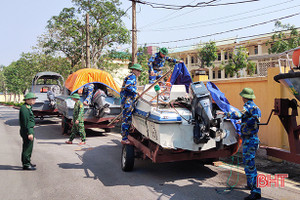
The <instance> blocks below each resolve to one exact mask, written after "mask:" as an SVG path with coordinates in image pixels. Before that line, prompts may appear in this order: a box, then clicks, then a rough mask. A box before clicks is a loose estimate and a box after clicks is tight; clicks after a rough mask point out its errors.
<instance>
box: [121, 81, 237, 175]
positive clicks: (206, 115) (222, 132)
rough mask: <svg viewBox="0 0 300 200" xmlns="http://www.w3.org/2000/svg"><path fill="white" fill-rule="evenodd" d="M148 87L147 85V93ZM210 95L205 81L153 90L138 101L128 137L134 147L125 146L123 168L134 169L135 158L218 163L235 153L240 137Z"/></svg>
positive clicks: (154, 160)
mask: <svg viewBox="0 0 300 200" xmlns="http://www.w3.org/2000/svg"><path fill="white" fill-rule="evenodd" d="M148 87H149V85H146V86H145V88H144V90H146V89H147V88H148ZM217 109H218V106H216V105H213V103H212V98H211V95H210V92H209V91H208V90H207V88H206V86H205V85H204V83H203V82H195V83H192V84H191V87H190V93H189V94H187V93H186V87H185V85H173V86H172V88H168V87H163V88H161V90H160V92H156V91H155V90H154V89H153V88H152V89H150V90H149V91H148V92H147V94H145V95H143V97H141V98H139V99H138V101H137V105H136V108H135V112H134V114H133V118H132V125H133V127H134V129H133V131H132V133H131V134H130V135H129V136H128V138H129V141H130V142H131V144H132V145H124V146H123V153H122V169H123V170H124V171H130V170H132V169H133V164H134V158H135V157H138V156H140V157H142V158H144V159H145V158H146V157H148V158H150V159H151V160H152V161H153V162H173V161H181V160H195V159H197V160H205V159H206V160H215V159H218V158H220V157H226V156H230V155H233V154H234V153H236V151H237V150H238V147H239V136H238V134H237V133H236V130H235V128H234V126H233V124H232V123H231V121H230V120H224V119H223V117H222V116H218V115H217V114H216V111H217Z"/></svg>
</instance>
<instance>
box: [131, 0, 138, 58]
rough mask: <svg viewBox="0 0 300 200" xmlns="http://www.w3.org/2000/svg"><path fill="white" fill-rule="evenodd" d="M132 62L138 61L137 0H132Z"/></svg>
mask: <svg viewBox="0 0 300 200" xmlns="http://www.w3.org/2000/svg"><path fill="white" fill-rule="evenodd" d="M131 31H132V64H136V63H137V29H136V1H135V0H132V30H131Z"/></svg>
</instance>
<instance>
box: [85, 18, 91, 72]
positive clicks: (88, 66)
mask: <svg viewBox="0 0 300 200" xmlns="http://www.w3.org/2000/svg"><path fill="white" fill-rule="evenodd" d="M85 26H86V61H85V62H86V68H91V58H90V17H89V13H87V14H86V25H85Z"/></svg>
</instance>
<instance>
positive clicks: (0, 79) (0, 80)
mask: <svg viewBox="0 0 300 200" xmlns="http://www.w3.org/2000/svg"><path fill="white" fill-rule="evenodd" d="M4 69H5V66H4V65H0V92H2V93H5V91H6V86H5V76H4Z"/></svg>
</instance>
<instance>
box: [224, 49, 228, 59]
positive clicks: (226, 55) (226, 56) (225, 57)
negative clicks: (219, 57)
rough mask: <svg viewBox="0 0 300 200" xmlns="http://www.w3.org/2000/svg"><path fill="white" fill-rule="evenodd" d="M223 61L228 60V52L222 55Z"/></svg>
mask: <svg viewBox="0 0 300 200" xmlns="http://www.w3.org/2000/svg"><path fill="white" fill-rule="evenodd" d="M224 59H225V60H227V59H228V52H227V51H226V52H225V53H224Z"/></svg>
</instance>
